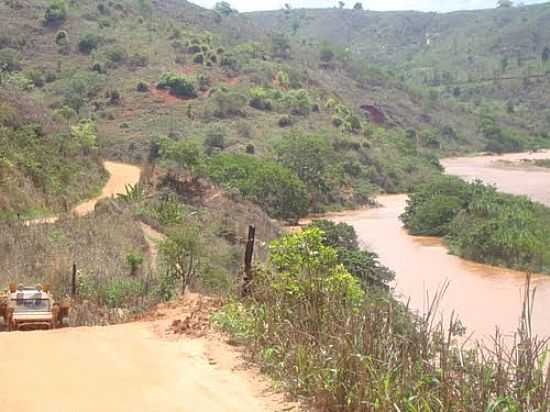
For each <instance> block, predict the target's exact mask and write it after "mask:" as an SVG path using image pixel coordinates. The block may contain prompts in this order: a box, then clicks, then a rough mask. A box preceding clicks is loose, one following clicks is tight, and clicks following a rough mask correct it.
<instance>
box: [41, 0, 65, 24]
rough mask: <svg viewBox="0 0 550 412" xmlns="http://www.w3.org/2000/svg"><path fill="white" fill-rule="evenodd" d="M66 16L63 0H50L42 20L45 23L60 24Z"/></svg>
mask: <svg viewBox="0 0 550 412" xmlns="http://www.w3.org/2000/svg"><path fill="white" fill-rule="evenodd" d="M66 17H67V6H66V5H65V1H64V0H55V1H52V2H51V3H50V4H49V5H48V8H47V9H46V13H45V14H44V20H45V22H46V24H60V23H63V22H64V21H65V18H66Z"/></svg>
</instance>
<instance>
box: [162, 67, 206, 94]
mask: <svg viewBox="0 0 550 412" xmlns="http://www.w3.org/2000/svg"><path fill="white" fill-rule="evenodd" d="M157 89H168V90H170V93H171V94H173V95H174V96H177V97H189V98H194V97H197V93H196V92H195V85H194V84H193V81H192V80H191V79H189V78H188V77H186V76H183V75H180V74H177V73H173V72H166V73H163V74H162V76H161V77H160V80H159V82H158V83H157Z"/></svg>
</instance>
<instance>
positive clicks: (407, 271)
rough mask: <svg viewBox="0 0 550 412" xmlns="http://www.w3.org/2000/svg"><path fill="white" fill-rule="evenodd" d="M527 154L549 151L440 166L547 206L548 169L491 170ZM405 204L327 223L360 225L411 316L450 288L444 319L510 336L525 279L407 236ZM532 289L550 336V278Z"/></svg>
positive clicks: (393, 198) (397, 200)
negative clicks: (391, 273)
mask: <svg viewBox="0 0 550 412" xmlns="http://www.w3.org/2000/svg"><path fill="white" fill-rule="evenodd" d="M530 156H532V158H544V157H547V158H548V157H550V153H549V152H544V153H521V154H511V155H503V156H478V157H464V158H457V159H445V160H443V161H442V164H443V165H444V167H445V169H446V171H447V173H448V174H451V175H455V176H459V177H462V178H465V179H466V180H473V179H480V180H482V181H484V182H486V183H490V184H494V185H496V187H497V188H498V189H499V190H501V191H504V192H509V193H513V194H518V195H522V194H524V195H527V196H529V197H530V198H532V199H534V200H537V201H539V202H541V203H544V204H546V205H550V190H549V187H548V181H550V180H549V178H550V174H549V171H541V170H507V169H502V168H498V167H494V163H493V162H494V161H495V160H500V159H507V158H508V159H521V158H528V157H530ZM469 165H470V166H469ZM406 200H407V195H385V196H379V197H378V198H377V201H378V203H380V205H381V207H378V208H372V209H363V210H353V211H350V212H340V213H336V214H330V215H328V216H327V217H325V218H330V219H331V220H333V221H335V222H345V223H348V224H351V225H352V226H354V227H355V230H356V231H357V233H358V235H359V240H360V241H361V242H362V244H363V245H364V246H366V247H368V248H369V250H371V251H372V252H375V253H376V254H377V255H378V256H379V257H380V262H381V263H382V264H384V265H386V266H388V267H389V268H390V269H391V270H393V271H394V272H395V273H396V280H395V282H394V285H393V286H394V288H395V291H396V294H397V295H398V296H400V298H401V300H403V301H410V306H411V308H412V309H413V310H417V311H420V312H423V311H424V310H425V309H426V308H427V305H428V303H429V302H430V301H431V297H433V296H434V295H435V293H437V291H438V290H440V288H441V287H442V286H443V285H444V284H445V283H446V282H449V286H448V288H447V292H446V294H445V297H444V299H443V301H442V302H441V306H440V309H441V312H442V315H443V316H450V314H451V312H453V311H455V312H456V315H458V316H459V317H460V319H461V320H462V321H463V324H464V325H465V326H466V327H467V329H468V331H469V332H474V336H475V337H478V338H484V337H489V336H492V335H493V334H494V331H495V327H497V326H498V327H499V328H500V329H501V331H502V332H503V333H507V334H511V333H513V332H514V331H515V330H516V328H517V326H518V320H519V316H520V314H521V309H522V295H521V292H522V290H523V287H524V282H525V273H523V272H519V271H513V270H508V269H503V268H499V267H493V266H489V265H484V264H479V263H474V262H470V261H466V260H464V259H461V258H459V257H456V256H452V255H449V254H448V250H447V248H446V247H445V246H444V244H443V243H442V241H441V240H440V239H438V238H432V237H413V236H409V235H408V234H407V233H406V231H405V230H404V229H403V228H402V224H401V222H400V220H399V215H400V214H401V213H402V212H403V210H404V208H405V206H406ZM533 285H534V286H535V287H536V289H537V292H536V298H535V305H534V308H533V316H532V321H533V328H534V332H535V333H537V334H539V335H541V336H550V322H549V321H548V315H547V312H546V310H545V308H544V307H543V305H541V304H540V302H543V301H545V300H546V299H550V277H547V276H540V275H539V276H534V277H533Z"/></svg>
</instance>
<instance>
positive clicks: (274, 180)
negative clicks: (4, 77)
mask: <svg viewBox="0 0 550 412" xmlns="http://www.w3.org/2000/svg"><path fill="white" fill-rule="evenodd" d="M208 175H209V177H210V178H211V179H212V180H213V181H214V182H216V183H220V184H222V185H224V186H225V187H227V188H236V189H238V190H239V191H240V192H241V194H242V195H243V196H244V197H245V198H246V199H249V200H251V201H253V202H254V203H256V204H258V205H260V206H261V207H262V208H263V209H264V210H266V212H267V213H268V214H269V215H270V216H273V217H276V218H282V219H288V220H291V221H295V220H296V219H298V218H299V217H302V216H304V215H305V214H306V212H307V208H308V203H309V196H308V195H307V192H306V190H305V187H304V185H303V183H302V182H301V181H300V180H299V179H298V178H297V177H296V175H294V174H293V173H292V172H291V171H290V170H288V169H286V168H284V167H283V166H281V165H279V164H278V163H276V162H273V161H269V160H265V159H257V158H255V157H253V156H249V155H244V154H242V155H235V154H219V155H217V156H215V157H214V158H212V159H211V160H210V161H209V163H208Z"/></svg>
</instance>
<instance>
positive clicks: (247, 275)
mask: <svg viewBox="0 0 550 412" xmlns="http://www.w3.org/2000/svg"><path fill="white" fill-rule="evenodd" d="M255 237H256V227H255V226H254V225H250V226H249V227H248V240H247V242H246V252H245V254H244V279H243V288H242V295H243V296H246V295H248V294H249V293H250V283H251V282H252V258H253V256H254V241H255Z"/></svg>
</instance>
